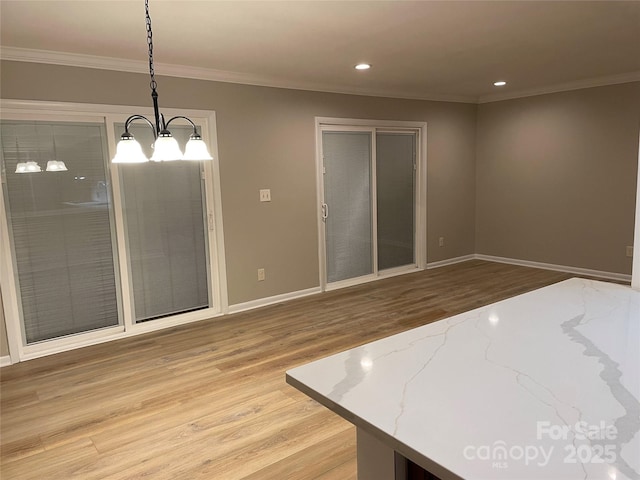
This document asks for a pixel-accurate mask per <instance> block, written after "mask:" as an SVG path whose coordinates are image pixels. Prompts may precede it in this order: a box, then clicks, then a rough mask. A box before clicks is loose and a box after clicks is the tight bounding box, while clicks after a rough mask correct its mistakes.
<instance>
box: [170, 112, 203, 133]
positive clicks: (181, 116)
mask: <svg viewBox="0 0 640 480" xmlns="http://www.w3.org/2000/svg"><path fill="white" fill-rule="evenodd" d="M177 118H182V119H183V120H186V121H187V122H189V123H190V124H191V126H192V127H193V133H194V135H198V127H197V126H196V124H195V123H193V121H192V120H191V119H190V118H189V117H185V116H183V115H176V116H175V117H171V118H170V119H169V121H168V122H167V123H166V124H165V127H164V128H167V127H168V126H169V124H170V123H171V122H173V121H174V120H176V119H177Z"/></svg>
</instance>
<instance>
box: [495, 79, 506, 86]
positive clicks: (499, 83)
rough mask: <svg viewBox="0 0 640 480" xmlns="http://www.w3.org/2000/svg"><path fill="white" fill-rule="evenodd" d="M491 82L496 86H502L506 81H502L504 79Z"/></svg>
mask: <svg viewBox="0 0 640 480" xmlns="http://www.w3.org/2000/svg"><path fill="white" fill-rule="evenodd" d="M493 84H494V85H495V86H496V87H504V86H505V85H506V84H507V82H504V81H502V80H500V81H499V82H493Z"/></svg>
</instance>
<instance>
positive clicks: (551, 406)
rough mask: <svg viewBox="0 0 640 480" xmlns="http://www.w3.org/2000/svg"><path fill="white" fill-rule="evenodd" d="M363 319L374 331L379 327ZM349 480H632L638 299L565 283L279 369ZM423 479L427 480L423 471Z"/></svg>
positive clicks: (637, 413)
mask: <svg viewBox="0 0 640 480" xmlns="http://www.w3.org/2000/svg"><path fill="white" fill-rule="evenodd" d="M376 321H377V319H376V318H371V322H376ZM287 382H288V383H289V384H291V385H293V386H294V387H296V388H298V389H299V390H300V391H302V392H304V393H305V394H307V395H309V396H310V397H311V398H313V399H315V400H316V401H318V402H319V403H321V404H323V405H325V406H326V407H327V408H329V409H331V410H333V411H334V412H335V413H337V414H338V415H340V416H342V417H343V418H345V419H346V420H348V421H350V422H351V423H353V424H354V425H355V426H356V427H357V452H358V479H359V480H392V479H405V478H408V477H407V475H410V474H409V473H407V460H408V461H410V462H411V464H416V465H418V466H420V467H421V468H422V469H424V471H426V472H429V473H425V474H424V475H425V476H423V477H422V478H434V477H436V478H440V479H442V480H448V479H468V480H470V479H505V480H506V479H508V480H515V479H531V480H534V479H535V480H541V479H563V480H569V479H581V480H583V479H599V480H600V479H602V480H621V479H634V478H640V458H639V457H640V292H638V291H635V290H632V289H631V288H630V287H627V286H623V285H617V284H612V283H605V282H598V281H592V280H584V279H577V278H574V279H571V280H566V281H564V282H560V283H557V284H555V285H551V286H548V287H545V288H542V289H539V290H535V291H533V292H529V293H527V294H524V295H520V296H517V297H514V298H511V299H508V300H504V301H501V302H498V303H495V304H492V305H488V306H485V307H482V308H479V309H476V310H472V311H469V312H466V313H463V314H459V315H455V316H452V317H450V318H448V319H445V320H441V321H437V322H434V323H431V324H428V325H425V326H422V327H419V328H416V329H413V330H409V331H406V332H403V333H400V334H398V335H394V336H391V337H388V338H384V339H382V340H378V341H376V342H372V343H369V344H366V345H363V346H360V347H357V348H354V349H351V350H348V351H345V352H342V353H339V354H336V355H333V356H330V357H327V358H324V359H321V360H318V361H315V362H312V363H309V364H307V365H303V366H300V367H297V368H294V369H292V370H289V371H288V372H287ZM429 475H431V476H429Z"/></svg>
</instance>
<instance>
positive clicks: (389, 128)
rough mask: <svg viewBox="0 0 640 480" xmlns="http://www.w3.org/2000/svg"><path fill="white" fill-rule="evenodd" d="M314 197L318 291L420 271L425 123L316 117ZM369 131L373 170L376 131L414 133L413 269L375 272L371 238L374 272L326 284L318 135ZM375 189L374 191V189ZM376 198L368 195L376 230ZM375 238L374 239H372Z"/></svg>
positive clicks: (423, 243) (424, 201)
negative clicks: (325, 132)
mask: <svg viewBox="0 0 640 480" xmlns="http://www.w3.org/2000/svg"><path fill="white" fill-rule="evenodd" d="M315 124H316V196H317V210H316V213H317V224H318V259H319V262H320V265H319V267H320V268H319V270H318V272H319V283H320V289H321V290H322V291H327V290H334V289H338V288H344V287H348V286H351V285H358V284H361V283H366V282H370V281H374V280H379V279H381V278H387V277H391V276H395V275H403V274H405V273H411V272H414V271H416V270H424V269H425V268H426V266H427V265H426V264H427V260H426V259H427V241H426V239H427V123H426V122H412V121H398V120H370V119H353V118H333V117H316V118H315ZM326 130H329V131H371V132H372V137H373V140H372V147H373V151H372V155H371V156H372V162H373V165H374V167H375V160H376V157H375V154H376V152H375V147H376V143H375V135H376V133H378V132H381V133H389V132H394V131H397V132H403V131H405V132H408V131H411V132H412V133H413V132H415V134H416V185H415V195H416V198H415V202H416V203H415V207H416V208H415V229H416V232H415V238H414V242H415V267H414V268H406V267H397V268H391V269H388V270H383V271H381V272H380V271H378V268H377V246H376V243H377V238H374V239H373V242H374V243H373V245H374V252H375V253H376V255H374V258H373V262H374V263H373V265H374V273H373V274H371V275H365V276H362V277H357V278H352V279H347V280H342V281H339V282H333V283H331V284H329V283H328V282H327V271H326V269H327V267H326V265H327V262H326V259H327V251H326V241H325V238H326V231H325V222H324V221H323V217H322V205H323V203H324V172H323V159H322V132H323V131H326ZM371 181H372V183H373V184H374V185H375V181H376V177H375V168H373V171H372V176H371ZM374 190H375V189H374ZM375 200H376V196H375V191H374V193H373V195H372V202H373V205H372V214H373V219H372V225H373V226H374V228H376V229H377V215H376V210H377V207H376V201H375ZM376 237H377V236H376Z"/></svg>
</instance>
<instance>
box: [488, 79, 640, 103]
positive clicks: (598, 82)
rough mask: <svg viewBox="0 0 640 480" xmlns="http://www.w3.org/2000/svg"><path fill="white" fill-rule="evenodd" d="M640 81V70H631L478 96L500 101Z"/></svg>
mask: <svg viewBox="0 0 640 480" xmlns="http://www.w3.org/2000/svg"><path fill="white" fill-rule="evenodd" d="M638 81H640V72H629V73H623V74H620V75H609V76H606V77H597V78H589V79H585V80H577V81H575V82H567V83H561V84H557V85H549V86H547V87H541V88H532V89H528V90H516V91H513V92H508V93H507V92H505V93H492V94H490V95H482V96H480V98H478V103H491V102H499V101H501V100H512V99H514V98H524V97H533V96H536V95H545V94H548V93H558V92H568V91H570V90H580V89H581V88H591V87H604V86H606V85H617V84H620V83H630V82H638Z"/></svg>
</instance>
